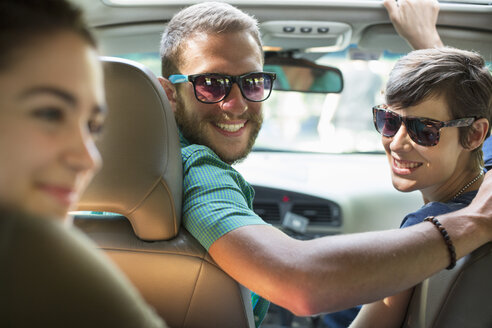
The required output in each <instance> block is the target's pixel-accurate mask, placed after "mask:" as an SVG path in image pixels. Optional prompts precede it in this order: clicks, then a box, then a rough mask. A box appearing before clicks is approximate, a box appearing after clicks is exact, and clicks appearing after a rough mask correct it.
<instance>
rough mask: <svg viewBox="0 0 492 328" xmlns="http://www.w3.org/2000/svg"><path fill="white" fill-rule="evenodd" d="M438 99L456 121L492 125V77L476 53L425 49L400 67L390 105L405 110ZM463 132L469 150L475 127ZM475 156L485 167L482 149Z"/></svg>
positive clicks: (388, 91) (388, 89)
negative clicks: (473, 119) (480, 120)
mask: <svg viewBox="0 0 492 328" xmlns="http://www.w3.org/2000/svg"><path fill="white" fill-rule="evenodd" d="M436 96H443V97H444V99H445V101H446V103H447V105H448V108H449V111H450V115H451V118H452V119H458V118H463V117H476V118H477V119H478V118H485V119H487V120H488V121H489V123H490V122H491V115H492V75H491V74H490V72H489V68H488V67H487V66H486V65H485V61H484V59H483V58H482V57H481V56H480V55H479V54H477V53H475V52H471V51H466V50H460V49H455V48H451V47H443V48H434V49H423V50H416V51H412V52H410V53H409V54H408V55H406V56H405V57H402V58H401V59H400V60H399V61H398V62H397V63H396V65H395V67H394V68H393V70H392V71H391V73H390V77H389V80H388V83H387V87H386V102H387V104H389V105H391V106H393V107H397V108H398V107H400V108H405V107H409V106H414V105H418V104H419V103H420V102H422V101H424V100H426V99H429V98H431V97H436ZM459 129H460V130H459V138H460V143H461V145H462V146H463V147H468V135H469V133H470V132H471V131H472V129H473V127H472V126H469V127H460V128H459ZM489 135H490V128H489V131H488V132H487V137H488V136H489ZM473 152H474V153H475V155H474V156H475V158H476V160H477V162H478V163H479V165H483V159H482V156H483V155H482V148H481V147H478V148H476V149H475V150H474V151H473Z"/></svg>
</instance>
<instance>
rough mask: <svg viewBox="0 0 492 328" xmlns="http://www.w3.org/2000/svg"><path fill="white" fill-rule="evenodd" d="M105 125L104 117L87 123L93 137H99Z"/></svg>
mask: <svg viewBox="0 0 492 328" xmlns="http://www.w3.org/2000/svg"><path fill="white" fill-rule="evenodd" d="M103 125H104V118H102V117H99V116H98V117H96V118H93V119H90V120H89V122H87V127H88V128H89V132H90V134H92V135H98V134H100V133H101V131H102V128H103Z"/></svg>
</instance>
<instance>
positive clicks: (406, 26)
mask: <svg viewBox="0 0 492 328" xmlns="http://www.w3.org/2000/svg"><path fill="white" fill-rule="evenodd" d="M383 4H384V6H385V7H386V9H387V10H388V14H389V17H390V19H391V22H392V23H393V26H394V27H395V29H396V31H397V32H398V34H399V35H400V36H401V37H402V38H404V39H405V40H407V42H408V43H409V44H410V46H412V48H414V49H425V48H435V47H442V46H443V43H442V41H441V38H440V37H439V34H438V33H437V29H436V22H437V15H438V14H439V3H438V1H437V0H398V1H395V0H384V1H383Z"/></svg>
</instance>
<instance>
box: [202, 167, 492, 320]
mask: <svg viewBox="0 0 492 328" xmlns="http://www.w3.org/2000/svg"><path fill="white" fill-rule="evenodd" d="M491 198H492V173H487V174H486V176H485V180H484V182H483V184H482V186H481V188H480V190H479V192H478V194H477V196H476V197H475V199H474V201H473V202H472V203H471V205H470V206H468V207H466V208H464V209H462V210H459V211H456V212H453V213H449V214H445V215H442V216H439V217H438V219H439V220H440V221H441V223H442V224H443V226H444V227H445V228H446V229H447V231H448V233H449V235H450V236H451V239H452V241H453V243H454V246H455V247H456V254H457V257H458V258H460V257H463V256H464V255H465V254H468V253H470V252H471V251H473V250H474V249H476V248H478V247H479V246H481V245H483V244H485V243H486V242H489V241H490V240H491V239H492V199H491ZM209 252H210V254H211V256H212V257H213V259H214V260H215V261H216V262H217V263H218V265H219V266H220V267H221V268H222V269H223V270H224V271H226V272H227V273H228V274H229V275H231V276H232V277H233V278H234V279H236V280H237V281H238V282H240V283H241V284H243V285H244V286H246V287H248V288H250V289H251V290H253V291H255V292H257V293H258V294H260V295H262V296H263V297H265V298H266V299H268V300H270V301H272V302H274V303H276V304H278V305H280V306H282V307H285V308H287V309H289V310H290V311H292V312H293V313H295V314H298V315H312V314H316V313H321V312H331V311H337V310H340V309H344V308H348V307H351V306H353V305H356V304H363V303H370V302H373V301H375V300H378V299H381V298H383V297H385V296H386V295H392V294H395V293H398V292H400V291H403V290H405V289H408V288H410V287H411V286H413V285H415V284H417V283H419V282H420V281H422V280H424V279H425V278H427V277H429V276H431V275H432V274H434V273H436V272H438V271H440V270H442V269H444V268H445V267H447V266H448V265H449V263H450V262H449V261H450V257H449V253H448V250H447V247H446V244H445V243H444V240H443V238H442V236H441V234H440V233H439V231H438V230H437V229H436V227H435V226H434V225H433V224H431V223H429V222H424V223H421V224H418V225H415V226H412V227H408V228H405V229H397V230H388V231H380V232H368V233H362V234H350V235H340V236H331V237H324V238H320V239H314V240H308V241H300V240H295V239H293V238H290V237H288V236H287V235H285V234H284V233H282V232H281V231H279V230H278V229H275V228H274V227H271V226H245V227H241V228H238V229H235V230H233V231H231V232H229V233H227V234H225V235H224V236H222V237H220V238H219V239H218V240H216V241H215V242H214V243H213V244H212V246H211V247H210V249H209Z"/></svg>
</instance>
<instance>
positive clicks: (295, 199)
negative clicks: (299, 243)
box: [253, 186, 343, 239]
mask: <svg viewBox="0 0 492 328" xmlns="http://www.w3.org/2000/svg"><path fill="white" fill-rule="evenodd" d="M253 187H254V189H255V200H254V201H253V210H254V211H255V213H256V214H258V215H259V216H260V217H261V218H262V219H263V220H265V221H266V222H268V223H270V224H272V225H274V226H277V227H283V230H285V231H286V232H287V233H289V234H290V235H293V236H294V237H296V238H299V239H310V238H316V237H321V236H324V235H328V234H338V233H340V232H341V228H342V225H343V217H342V210H341V207H340V206H339V205H338V204H337V203H335V202H333V201H330V200H327V199H323V198H319V197H314V196H311V195H306V194H302V193H298V192H293V191H287V190H283V189H276V188H269V187H262V186H253ZM288 214H294V215H295V216H296V217H298V216H301V217H302V218H304V219H307V221H306V222H307V229H306V231H305V232H304V233H302V232H299V231H295V230H292V229H288V228H285V226H284V225H283V224H282V223H283V222H284V219H285V218H286V216H287V215H288Z"/></svg>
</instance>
